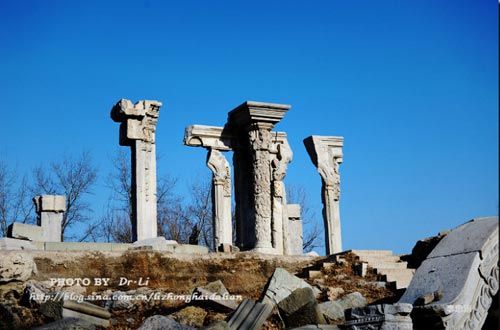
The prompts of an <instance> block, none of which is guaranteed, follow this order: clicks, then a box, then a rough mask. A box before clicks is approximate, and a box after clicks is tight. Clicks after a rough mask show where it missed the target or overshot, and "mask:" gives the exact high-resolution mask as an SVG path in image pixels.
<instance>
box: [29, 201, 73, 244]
mask: <svg viewBox="0 0 500 330" xmlns="http://www.w3.org/2000/svg"><path fill="white" fill-rule="evenodd" d="M33 203H35V211H36V214H37V216H38V219H37V224H38V225H39V226H41V228H42V240H43V241H44V242H61V241H62V239H63V237H62V221H63V217H64V212H65V211H66V196H60V195H43V196H36V197H34V198H33Z"/></svg>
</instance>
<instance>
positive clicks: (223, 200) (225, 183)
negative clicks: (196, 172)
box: [207, 148, 233, 252]
mask: <svg viewBox="0 0 500 330" xmlns="http://www.w3.org/2000/svg"><path fill="white" fill-rule="evenodd" d="M207 166H208V168H209V169H210V170H211V171H212V173H213V179H212V213H213V229H214V247H215V250H216V251H223V252H230V246H232V244H233V226H232V221H231V170H230V167H229V163H228V162H227V160H226V157H224V154H223V153H222V152H220V151H219V150H217V149H212V148H210V149H209V151H208V156H207ZM228 248H229V249H228ZM228 250H229V251H228Z"/></svg>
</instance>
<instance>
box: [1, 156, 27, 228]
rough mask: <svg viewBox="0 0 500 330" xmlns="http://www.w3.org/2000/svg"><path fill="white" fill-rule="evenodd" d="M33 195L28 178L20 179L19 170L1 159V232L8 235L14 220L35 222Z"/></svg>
mask: <svg viewBox="0 0 500 330" xmlns="http://www.w3.org/2000/svg"><path fill="white" fill-rule="evenodd" d="M31 197H32V196H29V189H28V180H27V178H26V176H25V175H23V176H22V177H21V178H20V179H19V174H18V171H17V170H15V169H10V168H9V167H8V166H7V164H6V163H5V161H3V160H0V232H1V234H2V236H6V235H7V228H8V226H9V225H10V224H11V223H12V222H14V221H17V222H22V223H33V222H34V220H35V218H34V216H33V213H32V211H33V203H32V199H31Z"/></svg>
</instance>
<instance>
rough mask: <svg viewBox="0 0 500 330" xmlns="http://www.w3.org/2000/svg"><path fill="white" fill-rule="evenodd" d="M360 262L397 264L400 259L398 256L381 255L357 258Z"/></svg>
mask: <svg viewBox="0 0 500 330" xmlns="http://www.w3.org/2000/svg"><path fill="white" fill-rule="evenodd" d="M359 260H360V261H365V262H368V263H374V264H375V263H377V262H393V263H394V262H398V261H400V260H401V259H400V258H399V256H389V255H382V256H359Z"/></svg>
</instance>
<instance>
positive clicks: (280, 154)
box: [271, 132, 293, 255]
mask: <svg viewBox="0 0 500 330" xmlns="http://www.w3.org/2000/svg"><path fill="white" fill-rule="evenodd" d="M271 142H272V143H271V170H272V196H273V199H272V242H273V248H275V249H276V252H277V253H279V254H285V255H290V254H292V250H291V249H290V247H291V245H290V240H289V239H290V237H289V235H288V223H289V222H288V215H287V199H286V188H285V183H284V182H283V180H284V179H285V176H286V170H287V168H288V164H289V163H290V162H291V161H292V157H293V153H292V149H291V148H290V145H289V144H288V140H287V137H286V134H285V133H281V132H279V133H274V132H273V133H272V141H271Z"/></svg>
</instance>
